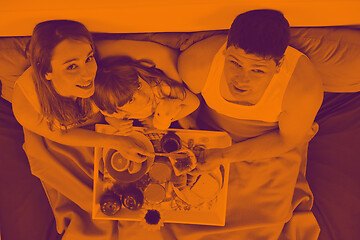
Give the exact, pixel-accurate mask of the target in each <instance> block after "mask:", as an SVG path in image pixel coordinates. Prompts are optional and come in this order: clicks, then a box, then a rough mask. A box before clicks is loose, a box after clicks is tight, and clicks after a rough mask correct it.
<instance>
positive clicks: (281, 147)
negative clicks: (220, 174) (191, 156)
mask: <svg viewBox="0 0 360 240" xmlns="http://www.w3.org/2000/svg"><path fill="white" fill-rule="evenodd" d="M322 100H323V89H322V82H321V79H320V77H319V75H318V74H317V72H316V71H315V69H314V68H313V66H312V64H311V62H310V60H309V59H308V58H306V57H301V59H299V62H298V65H297V67H296V69H295V71H294V74H293V76H292V78H291V79H290V82H289V85H288V87H287V89H286V92H285V95H284V99H283V104H282V107H283V109H282V112H281V114H280V116H279V129H277V130H274V131H272V132H269V133H266V134H264V135H261V136H258V137H255V138H251V139H249V140H245V141H242V142H239V143H236V144H234V145H232V146H230V147H228V148H225V149H214V150H211V149H210V150H209V151H208V152H207V153H206V155H207V157H206V158H209V159H206V161H207V162H208V161H209V162H213V164H212V165H215V161H218V160H216V159H219V158H221V157H223V158H225V159H229V160H230V162H239V161H256V160H258V159H265V158H272V157H276V156H279V155H281V154H282V153H285V152H287V151H289V150H291V149H293V148H294V147H295V146H296V145H297V144H299V143H300V142H301V141H303V140H305V139H306V137H307V136H308V135H309V134H310V132H311V128H312V125H313V123H314V119H315V116H316V114H317V112H318V110H319V108H320V106H321V103H322ZM212 160H213V161H212ZM209 166H210V165H209ZM204 167H205V166H204Z"/></svg>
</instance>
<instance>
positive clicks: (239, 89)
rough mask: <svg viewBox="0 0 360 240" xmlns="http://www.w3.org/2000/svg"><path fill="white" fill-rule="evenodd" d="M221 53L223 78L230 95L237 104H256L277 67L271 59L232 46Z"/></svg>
mask: <svg viewBox="0 0 360 240" xmlns="http://www.w3.org/2000/svg"><path fill="white" fill-rule="evenodd" d="M223 53H224V55H225V65H224V76H225V80H226V83H227V87H228V89H229V91H230V94H231V95H232V97H233V98H234V99H235V101H236V102H238V103H239V104H244V105H254V104H256V103H257V102H258V101H259V100H260V98H261V97H262V95H263V94H264V92H265V90H266V88H267V86H268V85H269V83H270V81H271V79H272V77H273V75H274V74H275V73H276V72H277V71H278V70H279V66H277V65H276V63H275V61H274V60H273V59H265V58H263V57H260V56H258V55H255V54H247V53H246V52H245V51H244V50H243V49H241V48H236V47H234V46H230V47H228V48H227V49H225V50H224V52H223Z"/></svg>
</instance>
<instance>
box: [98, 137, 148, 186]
mask: <svg viewBox="0 0 360 240" xmlns="http://www.w3.org/2000/svg"><path fill="white" fill-rule="evenodd" d="M128 137H130V138H132V139H133V140H134V141H135V143H136V144H137V145H139V146H140V147H142V148H144V149H146V150H147V151H149V152H154V147H153V145H152V143H151V141H150V139H148V138H147V137H146V136H145V135H144V134H142V133H140V132H138V131H133V132H132V133H131V134H130V135H129V136H128ZM115 152H118V151H117V150H115V149H106V148H104V149H103V159H104V163H105V168H106V170H107V171H108V172H109V174H110V176H111V177H112V178H114V179H115V180H116V181H119V182H122V183H131V182H135V181H137V180H139V179H140V178H141V177H142V176H144V175H145V174H146V173H147V172H148V170H149V169H150V167H151V165H152V164H153V163H154V157H147V159H146V160H145V161H144V162H142V166H141V169H140V171H138V172H137V173H134V174H130V173H129V172H128V171H127V170H125V171H121V172H119V171H117V170H115V169H114V168H113V167H112V165H111V156H112V155H113V154H114V153H115ZM120 154H121V153H120ZM130 160H131V159H130Z"/></svg>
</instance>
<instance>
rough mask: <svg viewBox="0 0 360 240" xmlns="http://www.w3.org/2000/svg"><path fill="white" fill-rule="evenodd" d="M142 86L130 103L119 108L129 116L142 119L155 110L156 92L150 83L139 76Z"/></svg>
mask: <svg viewBox="0 0 360 240" xmlns="http://www.w3.org/2000/svg"><path fill="white" fill-rule="evenodd" d="M139 81H140V87H139V89H138V90H137V91H136V92H135V93H134V95H133V97H132V98H131V99H130V100H129V102H128V103H126V104H125V105H123V106H122V107H120V108H119V110H120V111H119V112H124V113H125V115H126V116H127V117H128V118H135V119H142V118H146V117H148V116H150V115H152V114H153V112H154V106H153V105H154V104H153V103H154V93H153V91H152V89H151V87H150V85H149V84H148V83H147V82H146V81H144V80H143V79H141V78H139Z"/></svg>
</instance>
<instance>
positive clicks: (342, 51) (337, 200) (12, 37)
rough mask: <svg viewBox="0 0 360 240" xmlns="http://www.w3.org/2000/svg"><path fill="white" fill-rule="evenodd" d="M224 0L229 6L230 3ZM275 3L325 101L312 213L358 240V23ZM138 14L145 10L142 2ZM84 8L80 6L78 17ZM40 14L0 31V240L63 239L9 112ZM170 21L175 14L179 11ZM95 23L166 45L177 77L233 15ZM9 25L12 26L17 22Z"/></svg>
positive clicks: (325, 235) (310, 167)
mask: <svg viewBox="0 0 360 240" xmlns="http://www.w3.org/2000/svg"><path fill="white" fill-rule="evenodd" d="M226 3H227V4H228V5H226V6H227V7H229V6H230V5H229V4H230V3H229V1H226ZM156 4H160V2H159V1H155V5H154V6H153V7H154V9H158V10H159V9H161V7H163V8H165V9H168V10H169V9H172V8H173V7H174V5H171V4H170V5H169V6H165V5H161V4H160V5H156ZM184 4H185V5H184ZM184 4H183V5H181V6H180V7H183V8H184V9H185V8H186V7H188V6H186V4H190V3H188V2H187V1H185V2H184ZM347 4H348V3H346V4H344V5H342V8H340V11H342V10H344V8H347V9H350V8H351V7H349V6H351V4H349V5H347ZM330 5H331V4H330ZM139 6H140V5H139ZM156 6H158V7H156ZM237 6H238V5H237ZM277 6H278V7H279V9H280V10H281V9H285V10H286V9H287V12H288V13H289V16H291V21H290V23H291V22H293V23H294V24H291V25H292V28H291V42H290V45H291V46H292V47H294V48H296V49H298V50H300V51H302V52H303V53H305V54H306V55H307V56H308V57H309V58H310V59H311V60H312V61H313V63H314V64H315V67H316V68H317V70H318V71H319V72H320V74H321V76H322V78H323V80H324V88H325V93H324V101H323V104H322V106H321V108H320V110H319V112H318V114H317V117H316V122H317V123H318V124H319V131H318V133H317V134H316V135H315V137H314V138H313V139H312V140H311V142H310V143H309V149H308V161H307V180H308V182H309V185H310V188H311V191H312V192H313V194H314V205H313V208H312V212H313V214H314V216H315V217H316V220H317V222H318V224H319V226H320V235H319V239H325V240H327V239H359V238H360V230H359V229H358V226H359V225H360V219H359V217H358V216H360V209H359V208H358V204H359V203H360V190H359V187H358V186H360V177H359V174H358V171H359V169H360V161H359V159H360V157H359V156H360V148H359V147H358V146H359V145H360V137H359V136H360V75H359V73H358V69H359V67H360V57H359V56H360V44H359V43H360V28H359V25H357V26H354V24H359V23H360V20H359V19H353V18H351V17H350V16H348V17H345V18H344V19H345V20H344V19H342V21H343V22H339V23H340V25H348V26H329V25H338V24H335V22H331V21H333V18H331V16H327V17H325V18H324V19H321V20H319V19H317V21H316V23H317V24H315V26H314V25H311V24H310V23H309V22H306V21H305V20H304V19H299V18H296V14H294V11H293V10H294V7H295V5H291V6H287V5H286V4H285V3H284V2H282V1H279V2H278V5H277ZM6 7H7V10H9V11H8V12H10V10H12V9H14V8H13V6H12V5H6ZM128 7H130V6H128ZM212 7H214V6H212ZM252 7H253V6H248V5H247V6H246V8H252ZM316 7H317V5H315V8H316ZM318 7H320V6H318ZM333 7H335V6H333ZM21 9H24V7H22V8H20V10H21ZM206 9H207V10H206ZM206 9H205V10H203V11H204V12H202V11H200V13H202V15H200V16H202V17H203V18H204V19H205V18H206V17H208V16H207V15H206V11H211V9H213V8H211V6H210V5H208V8H206ZM238 9H239V11H240V8H238ZM241 9H242V8H241ZM332 9H333V10H334V8H332ZM315 10H316V9H313V10H312V11H315ZM30 11H31V10H30ZM89 11H92V10H91V9H90V10H89ZM103 11H105V10H104V9H103ZM109 11H110V10H109ZM139 11H140V12H141V11H145V10H144V9H143V8H142V7H140V8H139ZM19 12H21V11H19ZM85 12H86V11H85V10H82V11H81V13H82V14H84V13H85ZM71 14H72V12H66V14H63V15H61V14H60V15H57V16H69V17H71V16H73V15H71ZM82 14H80V17H77V20H84V19H81V17H82V16H83V15H82ZM230 15H231V14H230ZM330 15H331V14H330ZM349 15H351V14H349ZM43 17H44V16H43ZM23 18H26V16H23ZM39 18H40V17H39ZM39 18H35V17H32V18H31V19H32V22H27V25H26V26H22V27H19V29H18V30H15V28H4V31H3V33H1V35H2V36H3V37H1V38H0V80H1V86H2V91H1V101H0V153H1V155H0V171H1V174H0V176H1V179H0V208H1V209H0V231H1V239H3V240H6V239H10V240H12V239H39V240H40V239H47V240H49V239H59V238H61V236H60V235H59V234H58V233H57V231H56V224H55V219H54V216H53V214H52V211H51V208H50V205H49V203H48V201H47V196H46V194H45V192H44V190H43V186H42V184H41V181H39V179H38V178H37V177H35V176H34V175H32V174H31V169H30V166H29V163H28V160H27V157H26V155H25V153H24V151H23V150H22V144H23V141H24V136H23V132H22V128H21V126H20V125H19V124H18V123H17V122H16V120H15V118H14V116H13V114H12V110H11V94H12V87H13V84H14V81H15V80H16V79H17V78H18V77H19V76H20V75H21V74H22V73H23V72H24V70H25V69H26V68H27V67H28V66H29V62H28V60H27V59H26V55H25V47H26V44H27V42H28V40H29V35H30V34H31V31H30V32H29V29H32V26H30V25H31V24H33V23H35V22H36V21H37V20H39ZM45 18H46V17H45ZM79 18H80V19H79ZM174 18H175V19H178V17H177V16H175V17H174ZM199 18H200V17H199ZM294 19H299V21H298V22H296V21H295V20H294ZM10 20H14V19H11V18H10ZM85 20H86V19H85ZM95 21H96V19H95V18H93V19H87V20H86V21H83V22H84V23H85V24H88V25H89V26H91V27H90V30H92V31H93V33H94V39H95V41H100V40H104V39H107V40H112V41H115V42H116V41H118V40H119V41H123V40H131V41H146V42H154V43H157V44H159V45H161V46H165V47H166V49H167V50H166V54H165V55H166V57H164V58H165V59H167V61H169V62H171V63H172V64H171V65H172V66H173V67H172V68H169V69H168V72H167V73H168V74H170V75H171V74H173V76H175V75H176V60H177V57H178V56H179V54H181V53H182V52H183V51H186V49H187V48H189V47H190V46H191V45H192V44H194V43H196V42H198V41H201V40H203V39H206V38H209V37H212V36H214V35H218V34H226V32H227V30H226V28H227V27H225V26H226V24H227V22H226V21H231V20H230V19H227V20H224V19H223V22H221V23H216V24H219V25H214V24H215V23H214V22H211V23H209V24H208V25H204V26H202V25H201V24H200V22H199V21H195V20H194V23H196V24H195V26H193V27H191V26H190V25H186V24H185V25H180V26H174V25H171V26H170V25H169V27H167V28H166V27H165V28H164V27H162V26H159V22H156V21H155V20H153V21H155V22H153V24H154V25H153V26H151V24H149V25H146V26H144V27H143V28H141V27H139V24H140V23H137V24H136V26H137V27H134V28H133V29H134V30H133V31H131V30H130V29H132V28H131V27H132V26H131V24H130V25H129V24H128V25H127V27H128V28H125V27H122V28H120V27H119V25H116V24H114V23H113V24H110V25H109V26H108V27H105V26H104V27H101V26H100V25H98V24H94V22H95ZM116 21H119V20H116ZM173 21H175V20H173ZM189 21H190V20H189ZM104 22H111V19H107V20H106V21H105V20H103V21H102V23H104ZM10 23H12V24H15V21H10ZM125 25H126V24H125ZM301 25H305V26H306V27H301ZM309 25H310V26H309Z"/></svg>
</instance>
